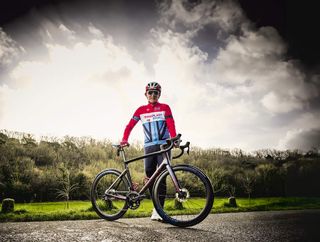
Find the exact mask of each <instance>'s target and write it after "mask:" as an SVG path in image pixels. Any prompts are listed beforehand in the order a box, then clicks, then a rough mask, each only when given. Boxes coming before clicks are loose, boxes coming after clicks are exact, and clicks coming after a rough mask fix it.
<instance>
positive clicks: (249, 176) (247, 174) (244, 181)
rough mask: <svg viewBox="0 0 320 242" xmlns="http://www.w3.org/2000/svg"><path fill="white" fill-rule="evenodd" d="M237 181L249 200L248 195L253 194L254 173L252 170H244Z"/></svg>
mask: <svg viewBox="0 0 320 242" xmlns="http://www.w3.org/2000/svg"><path fill="white" fill-rule="evenodd" d="M239 180H240V182H241V185H242V187H243V189H244V192H245V193H246V194H248V198H249V200H250V197H251V196H250V195H251V193H252V192H253V187H254V184H255V181H256V173H255V172H254V171H252V170H246V171H244V173H242V174H241V175H240V176H239Z"/></svg>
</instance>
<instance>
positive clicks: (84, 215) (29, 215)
mask: <svg viewBox="0 0 320 242" xmlns="http://www.w3.org/2000/svg"><path fill="white" fill-rule="evenodd" d="M237 205H238V206H237V207H230V206H229V205H228V199H226V198H215V201H214V208H213V209H212V213H225V212H249V211H271V210H292V209H320V198H300V197H299V198H298V197H291V198H277V197H276V198H251V199H250V200H249V199H247V198H237ZM152 208H153V204H152V201H151V200H148V199H146V200H143V201H142V202H141V205H140V207H139V208H138V209H136V210H128V211H127V213H126V214H125V215H124V217H146V216H150V215H151V212H152ZM98 218H99V217H98V215H97V214H96V213H95V212H94V211H92V208H91V203H90V202H89V201H70V202H69V208H67V207H66V204H65V203H64V202H48V203H25V204H23V203H16V204H15V211H14V212H13V213H0V222H7V221H49V220H76V219H98Z"/></svg>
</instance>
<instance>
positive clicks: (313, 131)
mask: <svg viewBox="0 0 320 242" xmlns="http://www.w3.org/2000/svg"><path fill="white" fill-rule="evenodd" d="M7 2H8V3H7V4H4V5H3V6H2V8H1V13H0V16H1V17H0V129H2V130H4V129H5V130H10V131H19V132H27V133H31V134H34V135H36V136H41V135H50V136H57V137H63V136H65V135H72V136H77V137H80V136H91V137H93V138H97V139H103V138H108V139H111V140H112V141H114V142H117V141H119V140H120V139H121V137H122V133H123V130H124V128H125V125H126V124H127V122H128V121H129V119H130V118H131V116H132V114H133V112H134V111H135V109H136V108H137V107H139V106H140V105H143V104H145V103H146V98H145V96H144V88H145V85H146V83H147V82H149V81H158V82H159V83H160V84H161V85H162V90H163V93H162V96H161V99H160V101H161V102H164V103H167V104H169V105H170V106H171V109H172V111H173V115H174V118H175V121H176V128H177V131H178V132H179V133H182V135H183V138H184V140H185V141H186V140H190V141H191V142H192V144H193V145H197V146H201V147H205V148H207V147H220V148H241V149H244V150H247V151H252V150H257V149H263V148H272V149H273V148H275V149H296V148H298V149H302V150H308V149H310V148H313V147H316V148H319V147H320V122H319V119H320V108H319V99H320V98H319V96H320V88H319V87H320V71H319V70H320V69H319V67H320V65H319V47H318V43H319V42H320V41H319V37H316V36H314V35H312V33H313V31H316V29H317V28H318V26H316V19H315V16H316V14H315V10H313V9H315V8H313V7H312V6H309V7H308V8H306V7H305V5H304V6H300V5H299V4H298V3H295V2H294V1H251V0H247V1H245V0H243V1H236V0H226V1H206V0H202V1H200V0H198V1H196V0H193V1H187V0H172V1H169V0H168V1H167V0H163V1H162V0H161V1H160V0H158V1H151V0H150V1H124V0H120V1H107V0H104V1H102V0H100V1H99V0H92V1H77V0H69V1H67V0H65V1H62V0H60V1H59V0H55V1H54V0H51V1H46V0H43V1H36V0H34V1H28V3H25V1H23V4H21V3H20V2H19V1H7ZM257 2H259V4H258V3H257ZM288 2H290V3H288ZM313 13H314V14H313ZM142 133H143V132H142V127H141V125H139V124H138V125H137V126H136V128H135V129H134V130H133V132H132V135H131V137H130V141H136V140H138V141H139V140H142V139H143V134H142Z"/></svg>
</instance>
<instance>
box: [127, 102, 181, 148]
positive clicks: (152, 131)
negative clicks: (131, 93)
mask: <svg viewBox="0 0 320 242" xmlns="http://www.w3.org/2000/svg"><path fill="white" fill-rule="evenodd" d="M139 120H141V122H142V126H143V130H144V135H145V139H144V145H145V146H150V145H156V144H164V143H166V139H169V138H170V137H171V138H173V137H175V136H176V135H177V134H176V128H175V124H174V119H173V117H172V113H171V109H170V107H169V105H167V104H162V103H158V102H157V103H155V104H152V103H149V104H148V105H144V106H141V107H139V108H138V109H137V110H136V111H135V113H134V114H133V117H132V118H131V119H130V122H129V123H128V125H127V126H126V128H125V130H124V134H123V138H122V142H128V138H129V135H130V133H131V130H132V129H133V127H134V126H135V125H136V124H137V122H138V121H139Z"/></svg>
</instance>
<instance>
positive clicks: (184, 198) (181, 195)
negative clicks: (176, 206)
mask: <svg viewBox="0 0 320 242" xmlns="http://www.w3.org/2000/svg"><path fill="white" fill-rule="evenodd" d="M189 197H190V193H189V191H188V190H187V189H186V188H182V189H181V191H180V193H176V199H177V200H178V201H179V202H186V201H187V200H188V198H189Z"/></svg>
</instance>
